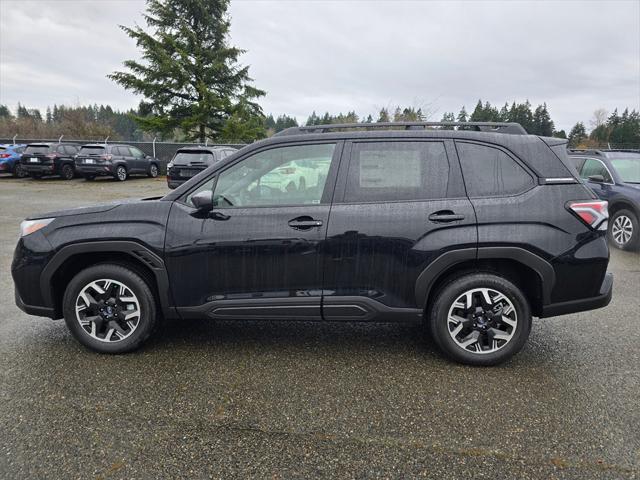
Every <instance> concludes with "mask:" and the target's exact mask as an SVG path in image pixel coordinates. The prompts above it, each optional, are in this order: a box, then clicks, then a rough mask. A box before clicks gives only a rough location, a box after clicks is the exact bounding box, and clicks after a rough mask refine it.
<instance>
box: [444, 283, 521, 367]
mask: <svg viewBox="0 0 640 480" xmlns="http://www.w3.org/2000/svg"><path fill="white" fill-rule="evenodd" d="M517 328H518V316H517V313H516V309H515V307H514V306H513V303H511V300H509V299H508V298H507V296H506V295H505V294H503V293H501V292H499V291H498V290H495V289H492V288H474V289H471V290H467V291H466V292H464V293H463V294H462V295H460V296H459V297H458V298H457V299H456V300H455V301H454V302H453V304H452V305H451V307H450V308H449V314H448V317H447V329H448V331H449V335H450V336H451V338H452V339H453V341H454V342H455V343H456V344H457V345H458V347H460V348H462V349H464V350H466V351H468V352H471V353H478V354H487V353H493V352H496V351H498V350H500V349H502V348H504V347H505V345H507V344H508V343H509V342H510V341H511V339H512V338H513V336H514V334H515V332H516V329H517Z"/></svg>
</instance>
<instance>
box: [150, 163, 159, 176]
mask: <svg viewBox="0 0 640 480" xmlns="http://www.w3.org/2000/svg"><path fill="white" fill-rule="evenodd" d="M159 174H160V169H159V168H158V165H156V164H155V163H152V164H151V165H149V171H148V172H147V175H148V176H149V177H151V178H156V177H157V176H158V175H159Z"/></svg>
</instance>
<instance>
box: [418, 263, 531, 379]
mask: <svg viewBox="0 0 640 480" xmlns="http://www.w3.org/2000/svg"><path fill="white" fill-rule="evenodd" d="M474 289H490V290H493V291H496V292H498V293H501V294H503V295H504V296H505V297H506V299H508V301H509V302H510V303H511V304H512V306H513V308H514V310H515V316H516V317H515V318H516V319H517V323H516V325H515V327H509V326H508V325H507V324H502V327H501V328H506V329H507V330H509V329H511V334H510V335H511V337H510V339H509V340H506V341H505V343H504V344H502V345H501V346H499V348H498V349H497V350H496V351H490V347H489V346H488V345H487V351H486V352H484V353H480V352H472V351H470V350H469V349H467V348H463V347H462V346H461V345H459V344H458V343H457V342H456V341H455V340H454V339H453V336H452V334H451V333H450V328H451V329H452V330H455V327H456V324H455V323H452V326H451V327H450V326H449V325H450V322H449V311H450V309H451V308H454V307H455V305H454V302H456V301H457V300H459V299H460V298H461V297H462V296H463V295H464V294H465V293H466V292H468V291H473V290H474ZM474 298H475V297H474ZM473 301H474V300H472V302H473ZM476 308H477V307H476ZM480 308H481V307H480ZM487 311H488V312H489V314H492V312H493V311H492V310H491V309H487ZM505 311H506V310H505ZM427 313H428V314H427V322H428V327H429V331H430V334H431V337H432V338H433V339H434V341H435V343H436V344H437V345H438V347H439V348H440V349H441V350H442V351H443V352H444V353H445V354H447V355H448V356H449V357H451V358H452V359H454V360H456V361H458V362H460V363H466V364H468V365H479V366H487V365H496V364H498V363H502V362H504V361H506V360H508V359H509V358H511V357H512V356H513V355H515V354H516V353H518V352H519V351H520V350H521V349H522V347H523V346H524V344H525V343H526V341H527V338H528V337H529V332H530V331H531V308H530V307H529V302H528V301H527V299H526V297H525V296H524V294H523V293H522V291H521V290H520V289H519V288H518V287H517V286H516V285H514V284H513V283H512V282H510V281H509V280H507V279H506V278H504V277H501V276H498V275H496V274H493V273H468V274H464V275H461V276H458V277H455V278H453V279H450V280H449V281H448V282H446V283H445V284H444V285H443V286H442V287H441V288H439V289H438V291H437V292H436V294H435V297H434V300H433V301H432V302H431V303H430V308H429V310H428V312H427ZM477 314H478V315H484V313H483V314H480V313H477ZM464 318H465V327H464V329H463V330H462V331H461V332H460V333H459V334H458V335H460V336H461V337H462V336H464V335H465V334H466V333H467V332H470V333H473V332H474V331H475V330H479V331H478V334H477V335H480V336H482V335H484V337H482V338H484V339H486V338H487V337H486V335H487V333H486V331H482V330H480V327H475V326H474V325H475V321H476V320H475V319H473V318H474V317H473V314H471V313H469V315H467V316H465V317H464ZM494 318H496V319H497V320H495V321H496V322H498V324H501V321H500V319H501V318H503V317H502V315H496V316H495V317H494ZM484 319H485V317H484V316H481V317H480V320H481V321H483V322H484ZM468 329H470V330H468ZM491 330H493V329H491ZM453 333H454V334H455V332H453ZM464 338H468V337H466V336H465V337H464ZM498 342H501V340H499V341H498ZM476 343H478V344H482V343H481V342H476ZM474 347H475V345H474ZM476 348H480V347H479V346H478V347H476Z"/></svg>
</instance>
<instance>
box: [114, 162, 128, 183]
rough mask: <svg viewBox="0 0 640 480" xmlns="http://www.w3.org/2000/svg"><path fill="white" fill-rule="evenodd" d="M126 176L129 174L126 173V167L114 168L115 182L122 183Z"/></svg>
mask: <svg viewBox="0 0 640 480" xmlns="http://www.w3.org/2000/svg"><path fill="white" fill-rule="evenodd" d="M128 176H129V173H128V172H127V167H125V166H124V165H118V166H117V167H116V174H115V175H114V177H115V179H116V180H118V181H119V182H124V181H125V180H126V179H127V177H128Z"/></svg>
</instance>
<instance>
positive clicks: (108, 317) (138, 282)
mask: <svg viewBox="0 0 640 480" xmlns="http://www.w3.org/2000/svg"><path fill="white" fill-rule="evenodd" d="M63 313H64V319H65V322H66V324H67V327H68V328H69V330H70V331H71V333H72V334H73V336H74V337H75V338H76V339H77V340H78V341H79V342H80V343H82V344H83V345H84V346H86V347H88V348H90V349H92V350H95V351H97V352H101V353H125V352H130V351H132V350H135V349H137V348H138V347H140V345H142V343H143V342H144V341H145V340H147V338H149V336H150V335H151V334H152V333H153V331H154V330H155V327H156V325H157V323H158V322H157V318H156V302H155V298H154V296H153V293H152V291H151V288H150V287H149V285H148V284H147V282H146V281H145V280H144V279H143V278H142V277H141V276H140V275H138V273H136V272H134V271H133V270H130V269H129V268H126V267H124V266H121V265H114V264H99V265H95V266H93V267H89V268H87V269H85V270H82V271H81V272H80V273H78V274H77V275H76V276H75V277H74V278H73V279H72V280H71V282H69V285H68V286H67V289H66V291H65V294H64V298H63Z"/></svg>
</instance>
